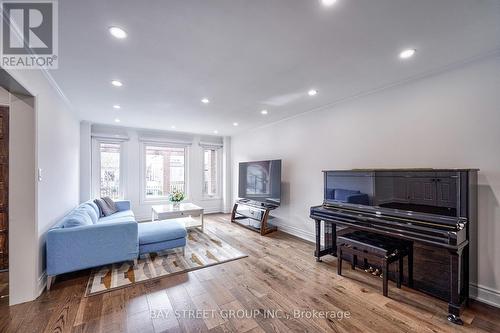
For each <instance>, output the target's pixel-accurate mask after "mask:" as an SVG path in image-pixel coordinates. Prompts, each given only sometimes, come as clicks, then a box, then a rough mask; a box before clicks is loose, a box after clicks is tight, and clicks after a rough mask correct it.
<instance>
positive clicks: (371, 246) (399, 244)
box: [337, 231, 411, 256]
mask: <svg viewBox="0 0 500 333" xmlns="http://www.w3.org/2000/svg"><path fill="white" fill-rule="evenodd" d="M337 244H338V245H341V244H349V245H351V246H353V247H357V248H358V249H360V250H367V251H371V252H374V253H377V254H379V255H384V256H386V255H390V254H391V253H394V252H404V251H405V250H406V249H408V248H409V247H410V246H411V242H408V241H405V240H401V239H397V238H392V237H387V236H383V235H379V234H375V233H370V232H363V231H354V232H351V233H348V234H344V235H342V236H338V237H337Z"/></svg>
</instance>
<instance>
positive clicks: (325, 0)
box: [321, 0, 337, 7]
mask: <svg viewBox="0 0 500 333" xmlns="http://www.w3.org/2000/svg"><path fill="white" fill-rule="evenodd" d="M336 2H337V0H321V3H322V4H323V6H327V7H328V6H331V5H333V4H334V3H336Z"/></svg>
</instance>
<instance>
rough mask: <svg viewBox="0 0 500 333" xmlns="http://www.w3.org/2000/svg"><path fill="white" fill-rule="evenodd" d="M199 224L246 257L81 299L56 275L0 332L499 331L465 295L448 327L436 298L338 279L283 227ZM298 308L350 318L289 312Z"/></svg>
mask: <svg viewBox="0 0 500 333" xmlns="http://www.w3.org/2000/svg"><path fill="white" fill-rule="evenodd" d="M206 228H207V229H208V230H210V231H212V232H214V233H216V234H217V235H218V236H219V237H221V238H223V239H224V240H225V241H227V242H228V243H230V244H231V245H232V246H234V247H236V248H238V249H240V250H241V251H243V252H245V253H247V254H248V255H249V257H248V258H244V259H240V260H236V261H232V262H229V263H225V264H221V265H217V266H212V267H209V268H204V269H201V270H197V271H193V272H189V273H183V274H178V275H175V276H170V277H166V278H163V279H160V280H156V281H152V282H147V283H143V284H136V285H134V286H132V287H129V288H125V289H120V290H116V291H112V292H108V293H104V294H100V295H96V296H92V297H88V298H85V297H83V294H84V290H85V286H86V283H87V279H88V276H89V271H82V272H78V273H75V274H68V275H65V276H61V277H58V279H57V280H56V283H55V285H54V286H53V289H51V291H50V292H44V293H43V294H42V295H41V296H40V297H39V298H38V299H37V300H36V301H33V302H29V303H24V304H20V305H17V306H12V307H8V306H7V305H6V302H5V301H1V302H0V332H23V333H24V332H106V333H110V332H500V310H499V309H496V308H493V307H489V306H486V305H483V304H480V303H477V302H471V305H470V306H469V308H468V309H467V310H466V311H465V312H464V314H463V316H462V319H463V320H464V321H465V322H466V323H465V326H463V327H459V326H455V325H452V324H450V323H448V321H447V320H446V314H447V312H446V309H447V307H446V303H445V302H442V301H439V300H436V299H434V298H432V297H429V296H426V295H424V294H421V293H419V292H416V291H413V290H410V289H408V288H405V287H403V288H402V289H401V290H398V289H396V287H395V285H394V283H391V282H390V284H389V298H385V297H383V296H382V293H381V281H380V278H378V277H374V276H371V275H369V274H367V273H365V272H362V271H359V270H356V271H352V270H351V269H350V267H349V265H346V267H345V270H344V271H345V273H344V274H343V276H337V274H336V260H335V258H333V257H332V258H328V259H326V260H325V261H324V262H323V263H316V261H315V258H314V257H313V245H312V244H310V243H307V242H305V241H302V240H300V239H298V238H295V237H292V236H290V235H287V234H285V233H282V232H275V233H272V234H270V235H268V236H265V237H262V236H260V235H258V234H257V233H254V232H251V231H249V230H246V229H244V228H241V227H238V226H235V225H231V224H230V222H229V216H228V215H222V214H218V215H208V216H206ZM307 310H309V311H312V310H316V311H335V313H336V314H337V313H341V312H342V311H348V312H349V314H350V316H349V318H347V317H346V318H343V319H341V320H340V319H339V318H322V317H321V316H320V315H319V314H318V313H316V315H315V314H314V313H313V312H305V313H304V315H303V316H302V317H300V316H294V314H297V313H300V311H307ZM330 313H332V312H330ZM273 314H274V317H273ZM287 316H288V317H287ZM240 317H244V318H240Z"/></svg>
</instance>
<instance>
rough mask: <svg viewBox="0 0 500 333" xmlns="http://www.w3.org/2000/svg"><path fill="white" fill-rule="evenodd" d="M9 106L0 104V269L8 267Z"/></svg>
mask: <svg viewBox="0 0 500 333" xmlns="http://www.w3.org/2000/svg"><path fill="white" fill-rule="evenodd" d="M8 251H9V108H8V107H5V106H0V270H4V269H8V267H9V253H8Z"/></svg>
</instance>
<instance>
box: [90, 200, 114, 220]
mask: <svg viewBox="0 0 500 333" xmlns="http://www.w3.org/2000/svg"><path fill="white" fill-rule="evenodd" d="M94 202H95V203H96V204H97V206H98V207H99V210H100V211H101V212H102V215H101V217H102V216H109V215H113V214H114V213H116V212H118V208H117V207H116V204H115V202H114V201H113V199H111V198H110V197H104V198H101V199H96V200H95V201H94Z"/></svg>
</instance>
